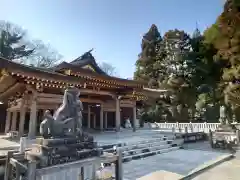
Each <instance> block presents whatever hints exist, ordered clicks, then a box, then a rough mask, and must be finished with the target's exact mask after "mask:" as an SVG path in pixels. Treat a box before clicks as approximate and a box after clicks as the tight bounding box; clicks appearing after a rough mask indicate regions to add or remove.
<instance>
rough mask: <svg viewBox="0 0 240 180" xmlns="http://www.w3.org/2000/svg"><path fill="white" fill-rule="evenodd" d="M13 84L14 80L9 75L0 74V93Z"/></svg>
mask: <svg viewBox="0 0 240 180" xmlns="http://www.w3.org/2000/svg"><path fill="white" fill-rule="evenodd" d="M15 82H16V80H15V79H14V78H13V77H12V76H11V75H9V74H7V73H3V72H2V74H1V77H0V93H1V92H5V91H6V90H7V89H8V88H9V87H10V86H12V85H13V84H14V83H15Z"/></svg>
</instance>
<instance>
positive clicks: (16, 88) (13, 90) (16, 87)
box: [0, 83, 25, 99]
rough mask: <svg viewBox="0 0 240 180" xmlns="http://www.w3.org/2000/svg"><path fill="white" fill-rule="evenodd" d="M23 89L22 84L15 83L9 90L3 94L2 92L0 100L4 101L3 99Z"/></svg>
mask: <svg viewBox="0 0 240 180" xmlns="http://www.w3.org/2000/svg"><path fill="white" fill-rule="evenodd" d="M24 87H25V85H24V84H22V83H16V84H14V85H13V86H11V87H10V88H8V89H7V90H6V91H5V92H3V93H2V94H0V99H4V98H8V97H9V96H11V95H12V94H15V93H17V92H20V91H21V89H23V88H24Z"/></svg>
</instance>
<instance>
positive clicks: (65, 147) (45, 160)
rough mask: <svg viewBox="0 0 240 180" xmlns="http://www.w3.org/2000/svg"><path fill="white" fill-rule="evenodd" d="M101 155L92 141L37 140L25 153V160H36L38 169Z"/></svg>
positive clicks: (77, 139)
mask: <svg viewBox="0 0 240 180" xmlns="http://www.w3.org/2000/svg"><path fill="white" fill-rule="evenodd" d="M101 155H102V149H100V148H97V144H96V143H95V142H93V141H84V140H83V139H80V138H74V137H73V138H55V139H44V138H38V139H37V143H36V144H34V145H33V147H32V149H31V151H29V152H26V156H27V159H29V160H37V161H38V162H39V164H38V166H39V167H46V166H52V165H57V164H63V163H66V162H73V161H78V160H82V159H85V158H90V157H96V156H101Z"/></svg>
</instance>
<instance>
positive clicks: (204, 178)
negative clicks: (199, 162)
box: [193, 158, 240, 180]
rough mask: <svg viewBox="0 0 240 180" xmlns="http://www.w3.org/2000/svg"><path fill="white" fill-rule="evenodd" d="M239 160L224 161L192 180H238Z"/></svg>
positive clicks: (239, 177) (239, 176) (239, 174)
mask: <svg viewBox="0 0 240 180" xmlns="http://www.w3.org/2000/svg"><path fill="white" fill-rule="evenodd" d="M239 170H240V159H238V158H236V159H232V160H230V161H226V162H224V163H222V164H220V165H218V166H216V167H214V168H212V169H209V170H208V171H206V172H204V173H202V174H200V175H198V176H197V177H195V178H194V179H193V180H212V179H216V180H239V179H240V171H239Z"/></svg>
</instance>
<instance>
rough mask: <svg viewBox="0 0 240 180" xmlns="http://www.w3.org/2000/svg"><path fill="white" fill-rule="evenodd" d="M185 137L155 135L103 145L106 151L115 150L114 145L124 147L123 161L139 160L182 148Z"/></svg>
mask: <svg viewBox="0 0 240 180" xmlns="http://www.w3.org/2000/svg"><path fill="white" fill-rule="evenodd" d="M182 144H183V139H174V138H173V137H167V136H162V137H157V136H156V137H154V138H150V139H146V140H141V141H138V142H129V143H116V144H111V145H104V146H102V148H103V150H104V152H109V153H111V152H113V151H114V148H113V147H114V146H116V147H121V148H122V156H123V162H129V161H131V160H137V159H141V158H145V157H148V156H153V155H156V154H161V153H166V152H169V151H174V150H177V149H179V148H181V145H182Z"/></svg>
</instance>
